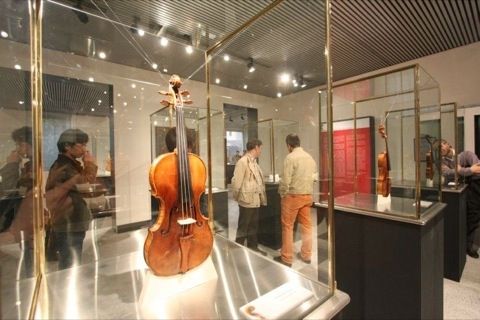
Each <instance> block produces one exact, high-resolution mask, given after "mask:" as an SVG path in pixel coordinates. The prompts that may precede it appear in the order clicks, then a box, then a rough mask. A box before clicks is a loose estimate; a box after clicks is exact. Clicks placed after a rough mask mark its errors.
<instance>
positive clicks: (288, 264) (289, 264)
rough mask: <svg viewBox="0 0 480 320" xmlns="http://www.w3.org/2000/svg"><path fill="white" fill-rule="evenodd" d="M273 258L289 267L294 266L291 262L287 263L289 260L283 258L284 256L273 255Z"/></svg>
mask: <svg viewBox="0 0 480 320" xmlns="http://www.w3.org/2000/svg"><path fill="white" fill-rule="evenodd" d="M273 260H275V261H277V262H280V263H281V264H283V265H286V266H287V267H290V268H291V267H292V264H291V263H287V262H285V261H283V260H282V256H278V257H273Z"/></svg>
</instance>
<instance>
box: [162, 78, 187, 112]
mask: <svg viewBox="0 0 480 320" xmlns="http://www.w3.org/2000/svg"><path fill="white" fill-rule="evenodd" d="M181 86H182V79H181V78H180V76H178V75H176V74H172V76H171V77H170V80H168V91H164V90H160V91H158V93H159V94H161V95H164V96H166V97H167V98H166V99H163V100H162V101H160V104H162V105H164V106H166V107H175V106H176V105H179V104H180V105H181V104H192V103H193V101H192V100H190V99H183V97H189V96H190V92H189V91H188V90H182V91H180V87H181Z"/></svg>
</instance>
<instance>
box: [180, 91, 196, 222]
mask: <svg viewBox="0 0 480 320" xmlns="http://www.w3.org/2000/svg"><path fill="white" fill-rule="evenodd" d="M178 96H179V99H178V100H179V101H180V106H181V108H182V115H183V116H182V126H181V129H182V139H183V141H182V143H183V146H184V147H183V148H182V152H184V169H185V171H184V173H185V174H184V176H185V192H186V193H185V198H186V199H185V200H186V208H187V213H188V217H190V218H192V217H193V214H192V209H191V206H192V199H191V195H192V192H191V179H190V168H189V162H188V136H187V134H186V130H187V127H186V126H185V116H184V112H183V110H184V109H183V97H182V95H181V93H180V92H179V94H178Z"/></svg>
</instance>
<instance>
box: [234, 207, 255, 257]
mask: <svg viewBox="0 0 480 320" xmlns="http://www.w3.org/2000/svg"><path fill="white" fill-rule="evenodd" d="M238 208H239V209H240V212H239V215H238V228H237V237H236V239H235V242H237V243H239V244H241V245H243V244H244V243H245V240H247V247H249V248H252V249H256V248H257V247H258V238H257V233H258V213H259V208H245V207H242V206H238Z"/></svg>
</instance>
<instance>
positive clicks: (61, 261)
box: [55, 231, 86, 269]
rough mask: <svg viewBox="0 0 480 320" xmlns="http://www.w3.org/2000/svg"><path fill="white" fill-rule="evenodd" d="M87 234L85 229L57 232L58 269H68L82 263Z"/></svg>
mask: <svg viewBox="0 0 480 320" xmlns="http://www.w3.org/2000/svg"><path fill="white" fill-rule="evenodd" d="M85 234H86V232H85V231H79V232H55V237H56V238H55V241H56V243H57V246H56V247H57V250H58V269H66V268H70V267H72V266H73V265H79V264H81V263H82V249H83V240H84V239H85Z"/></svg>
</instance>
